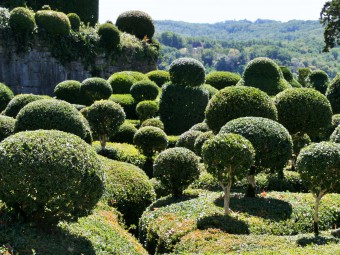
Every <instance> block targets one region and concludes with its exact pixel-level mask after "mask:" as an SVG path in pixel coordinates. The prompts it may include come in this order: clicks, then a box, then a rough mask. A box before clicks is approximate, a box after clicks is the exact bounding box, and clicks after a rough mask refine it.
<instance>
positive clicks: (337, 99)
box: [326, 75, 340, 114]
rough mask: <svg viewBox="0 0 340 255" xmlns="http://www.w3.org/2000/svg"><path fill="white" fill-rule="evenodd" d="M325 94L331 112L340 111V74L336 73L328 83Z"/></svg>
mask: <svg viewBox="0 0 340 255" xmlns="http://www.w3.org/2000/svg"><path fill="white" fill-rule="evenodd" d="M326 96H327V99H328V100H329V102H330V103H331V105H332V109H333V113H334V114H337V113H340V75H337V76H336V77H335V78H334V80H333V81H332V82H331V84H330V85H329V87H328V89H327V91H326Z"/></svg>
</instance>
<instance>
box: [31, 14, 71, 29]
mask: <svg viewBox="0 0 340 255" xmlns="http://www.w3.org/2000/svg"><path fill="white" fill-rule="evenodd" d="M35 21H36V23H37V26H38V29H39V30H40V31H41V32H46V33H48V34H51V35H68V34H69V33H70V31H71V23H70V20H69V19H68V17H67V15H66V14H65V13H63V12H56V11H51V10H42V11H38V12H36V14H35Z"/></svg>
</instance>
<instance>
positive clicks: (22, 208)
mask: <svg viewBox="0 0 340 255" xmlns="http://www.w3.org/2000/svg"><path fill="white" fill-rule="evenodd" d="M0 162H1V163H0V175H1V185H0V198H1V200H2V201H4V202H5V203H6V205H7V206H9V207H11V208H13V210H14V211H15V213H17V214H19V215H21V216H23V218H24V219H25V220H27V221H33V222H36V223H37V225H38V226H41V225H43V224H44V225H46V226H49V225H53V224H56V223H58V221H59V220H69V219H74V218H78V217H81V216H84V215H87V214H89V213H90V212H91V210H92V208H93V207H94V206H95V204H96V203H97V202H98V200H99V199H100V197H101V195H102V193H103V190H104V186H103V183H102V166H101V164H100V162H99V160H98V159H97V156H96V153H95V152H94V151H93V150H92V149H91V147H90V146H89V145H87V144H86V143H85V142H84V141H82V140H81V139H80V138H79V137H77V136H75V135H72V134H67V133H64V132H61V131H57V130H48V131H47V130H38V131H28V132H21V133H18V134H15V135H12V136H10V137H8V138H6V139H5V140H4V141H2V142H1V143H0ZM22 166H25V167H22ZM13 191H15V192H13Z"/></svg>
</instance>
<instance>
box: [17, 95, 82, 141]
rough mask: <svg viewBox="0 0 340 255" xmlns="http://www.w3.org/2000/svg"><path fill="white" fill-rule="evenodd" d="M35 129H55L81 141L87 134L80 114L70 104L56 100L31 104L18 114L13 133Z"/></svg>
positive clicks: (44, 100) (45, 100)
mask: <svg viewBox="0 0 340 255" xmlns="http://www.w3.org/2000/svg"><path fill="white" fill-rule="evenodd" d="M37 129H46V130H50V129H56V130H60V131H64V132H68V133H72V134H75V135H77V136H79V137H81V138H82V139H85V137H86V133H87V132H86V126H85V124H84V122H83V120H82V115H81V113H80V112H79V111H78V110H77V109H76V108H74V107H73V106H72V105H71V104H69V103H67V102H65V101H61V100H56V99H43V100H38V101H34V102H31V103H29V104H27V105H26V106H25V107H23V108H22V109H21V110H20V112H19V113H18V116H17V121H16V123H15V132H20V131H25V130H37Z"/></svg>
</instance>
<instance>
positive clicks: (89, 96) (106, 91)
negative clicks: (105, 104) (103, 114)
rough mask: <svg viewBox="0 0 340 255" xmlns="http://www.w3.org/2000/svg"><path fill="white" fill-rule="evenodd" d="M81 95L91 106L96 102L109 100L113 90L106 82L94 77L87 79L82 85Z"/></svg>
mask: <svg viewBox="0 0 340 255" xmlns="http://www.w3.org/2000/svg"><path fill="white" fill-rule="evenodd" d="M80 93H81V94H82V95H83V96H84V97H85V100H86V102H87V104H89V105H90V104H92V103H93V102H94V101H96V100H101V99H108V98H109V97H110V96H111V95H112V88H111V86H110V84H109V83H108V82H107V81H106V80H104V79H102V78H98V77H93V78H87V79H86V80H84V81H83V82H82V83H81V86H80Z"/></svg>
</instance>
